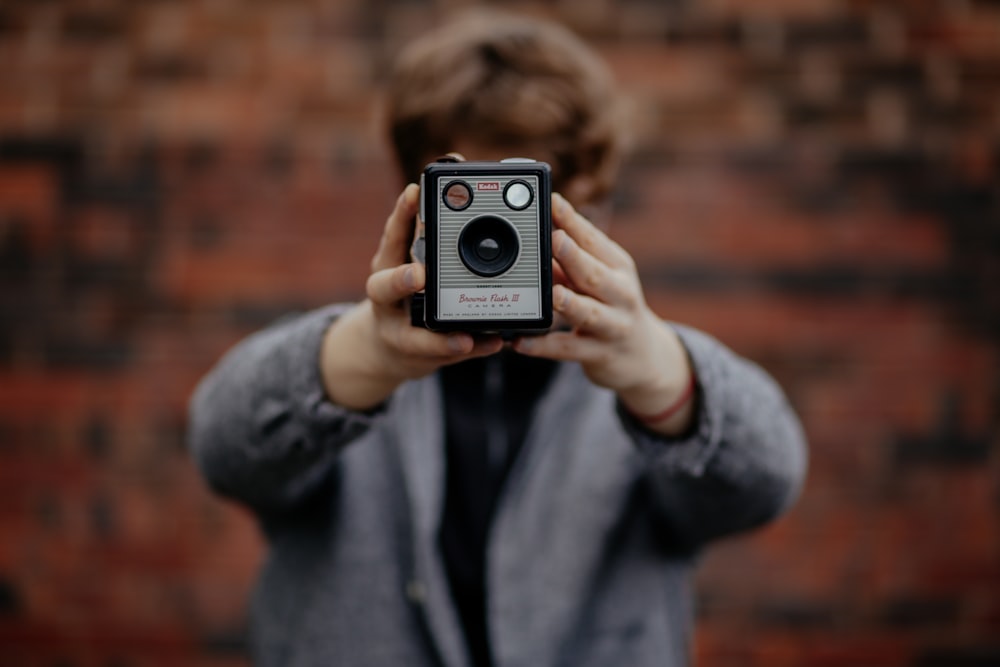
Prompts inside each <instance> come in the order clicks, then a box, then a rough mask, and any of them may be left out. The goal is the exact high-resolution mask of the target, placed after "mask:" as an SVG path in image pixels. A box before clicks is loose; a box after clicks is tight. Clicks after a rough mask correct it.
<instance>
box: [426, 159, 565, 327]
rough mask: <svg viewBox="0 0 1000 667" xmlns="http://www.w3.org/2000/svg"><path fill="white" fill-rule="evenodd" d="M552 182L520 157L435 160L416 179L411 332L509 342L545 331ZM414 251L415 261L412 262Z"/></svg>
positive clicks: (545, 171) (539, 166)
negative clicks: (422, 281)
mask: <svg viewBox="0 0 1000 667" xmlns="http://www.w3.org/2000/svg"><path fill="white" fill-rule="evenodd" d="M551 193H552V177H551V170H550V168H549V165H547V164H545V163H544V162H536V161H534V160H527V159H523V158H513V159H509V160H502V161H500V162H434V163H431V164H430V165H428V166H427V167H426V168H425V169H424V173H423V175H422V176H421V179H420V219H419V220H418V224H417V234H416V239H415V242H414V256H415V257H416V259H418V260H421V261H424V262H425V264H426V267H427V285H426V289H425V290H424V293H423V294H422V295H421V294H418V295H415V297H414V299H413V301H412V303H411V319H412V321H413V324H414V325H415V326H425V327H427V328H428V329H431V330H432V331H469V332H479V333H499V334H502V335H507V336H509V335H513V334H521V333H543V332H545V331H547V330H548V329H549V327H550V326H551V325H552V212H551V201H552V199H551ZM421 248H422V250H423V255H424V256H423V257H420V255H421Z"/></svg>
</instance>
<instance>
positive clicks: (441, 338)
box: [387, 320, 503, 367]
mask: <svg viewBox="0 0 1000 667" xmlns="http://www.w3.org/2000/svg"><path fill="white" fill-rule="evenodd" d="M387 335H388V336H389V338H391V341H390V342H391V343H392V345H393V347H395V348H396V349H397V350H399V351H400V352H402V353H403V354H404V355H406V356H409V357H416V358H423V359H424V361H425V362H427V363H428V364H429V365H432V366H435V367H439V366H444V365H447V364H453V363H456V362H459V361H463V360H465V359H471V358H472V357H479V356H485V355H488V354H493V353H495V352H499V351H500V349H501V348H502V347H503V341H502V340H500V337H499V336H490V337H483V338H474V337H473V336H472V335H471V334H469V333H465V332H456V333H450V334H442V333H435V332H433V331H430V330H428V329H424V328H421V327H415V326H412V325H410V323H409V322H408V321H402V320H400V321H399V322H398V324H397V325H396V326H395V327H393V328H392V329H389V330H388V333H387Z"/></svg>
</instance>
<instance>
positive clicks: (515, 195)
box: [503, 181, 534, 211]
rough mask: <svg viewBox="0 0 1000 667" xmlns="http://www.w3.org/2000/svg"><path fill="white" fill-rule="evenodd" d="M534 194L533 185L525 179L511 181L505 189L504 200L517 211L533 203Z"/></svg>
mask: <svg viewBox="0 0 1000 667" xmlns="http://www.w3.org/2000/svg"><path fill="white" fill-rule="evenodd" d="M533 198H534V195H533V194H532V192H531V186H530V185H528V184H527V183H525V182H524V181H511V182H510V183H508V184H507V187H505V188H504V189H503V201H504V203H505V204H507V206H509V207H511V208H512V209H514V210H515V211H523V210H524V209H526V208H528V206H530V205H531V200H532V199H533Z"/></svg>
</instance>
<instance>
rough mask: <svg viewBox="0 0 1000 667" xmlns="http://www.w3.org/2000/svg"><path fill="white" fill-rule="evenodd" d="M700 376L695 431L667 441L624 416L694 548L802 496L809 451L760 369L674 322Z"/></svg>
mask: <svg viewBox="0 0 1000 667" xmlns="http://www.w3.org/2000/svg"><path fill="white" fill-rule="evenodd" d="M674 326H675V329H676V330H677V333H678V334H679V335H680V337H681V340H682V341H683V343H684V345H685V347H686V348H687V351H688V355H689V356H690V359H691V362H692V366H693V368H694V370H695V373H696V375H697V380H698V398H697V400H698V408H697V416H696V422H695V425H694V427H693V429H692V431H691V432H690V433H689V434H688V435H687V436H685V437H683V438H680V439H673V440H671V439H664V438H663V437H662V436H659V435H656V434H654V433H652V432H650V431H648V430H647V429H645V428H643V427H642V426H641V424H639V423H638V422H636V421H635V420H634V419H633V418H632V417H631V416H629V415H628V413H627V412H626V411H625V410H624V409H623V408H622V407H621V406H619V414H620V416H621V418H622V420H623V422H624V423H625V425H626V428H627V429H628V430H629V432H630V433H631V434H632V437H633V439H634V440H635V442H636V443H637V444H638V446H639V447H640V449H641V450H642V452H643V453H644V455H646V457H647V458H648V461H649V463H650V467H649V476H648V481H649V482H650V485H651V488H652V497H653V499H654V502H655V503H656V505H657V510H658V511H659V513H660V514H661V515H662V516H663V517H665V519H666V521H667V523H668V526H669V529H670V531H671V532H672V533H673V534H674V535H675V537H677V538H679V539H680V540H682V542H683V543H685V544H687V545H689V546H690V547H692V548H697V547H698V546H700V545H702V544H704V543H705V542H707V541H709V540H712V539H715V538H718V537H722V536H724V535H727V534H731V533H736V532H739V531H743V530H747V529H750V528H753V527H756V526H759V525H761V524H763V523H766V522H767V521H769V520H771V519H773V518H775V517H776V516H778V515H779V514H780V513H781V512H783V511H784V510H785V509H787V508H788V507H789V506H790V505H791V504H792V503H793V502H794V500H795V499H796V498H797V496H798V494H799V492H800V490H801V488H802V485H803V481H804V478H805V473H806V466H807V450H806V441H805V435H804V433H803V430H802V427H801V425H800V423H799V420H798V418H797V417H796V416H795V413H794V412H793V411H792V409H791V407H790V406H789V404H788V402H787V400H786V398H785V395H784V394H783V392H782V391H781V389H780V388H779V387H778V385H777V383H775V382H774V380H773V379H772V378H771V377H770V376H769V375H768V374H767V373H765V372H764V371H763V370H762V369H761V368H760V367H758V366H757V365H755V364H753V363H752V362H750V361H748V360H746V359H743V358H741V357H739V356H737V355H736V354H734V353H733V352H732V351H730V350H729V349H728V348H726V347H725V346H723V345H722V344H721V343H719V342H718V341H716V340H715V339H713V338H711V337H710V336H708V335H706V334H704V333H701V332H698V331H695V330H693V329H690V328H687V327H682V326H677V325H674Z"/></svg>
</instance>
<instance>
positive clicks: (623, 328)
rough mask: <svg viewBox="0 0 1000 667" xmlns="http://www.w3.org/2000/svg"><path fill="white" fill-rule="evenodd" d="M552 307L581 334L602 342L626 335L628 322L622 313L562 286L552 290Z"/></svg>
mask: <svg viewBox="0 0 1000 667" xmlns="http://www.w3.org/2000/svg"><path fill="white" fill-rule="evenodd" d="M552 307H553V309H554V310H555V311H556V312H557V313H559V314H561V315H562V316H563V317H564V318H565V319H566V321H567V323H569V325H570V326H571V327H573V328H574V329H576V330H578V331H580V332H582V333H585V334H589V335H592V336H595V337H597V338H601V339H604V340H614V339H616V338H621V337H623V336H625V334H626V333H628V323H629V320H628V319H627V317H626V315H625V314H624V313H623V312H622V311H620V310H617V309H615V308H611V307H610V306H607V305H606V304H603V303H601V302H600V301H597V300H596V299H592V298H590V297H588V296H584V295H582V294H577V293H576V292H573V291H572V290H569V289H567V288H565V287H563V286H562V285H556V286H555V287H553V288H552Z"/></svg>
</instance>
